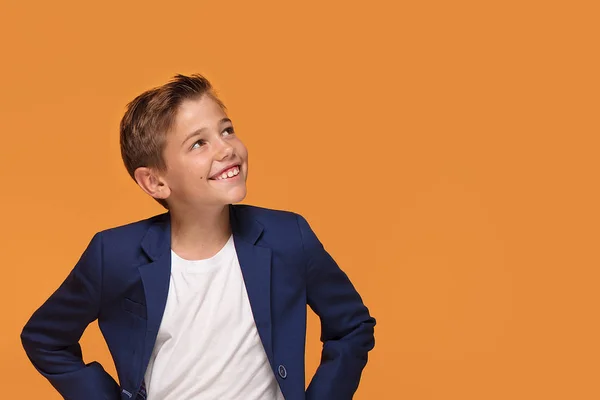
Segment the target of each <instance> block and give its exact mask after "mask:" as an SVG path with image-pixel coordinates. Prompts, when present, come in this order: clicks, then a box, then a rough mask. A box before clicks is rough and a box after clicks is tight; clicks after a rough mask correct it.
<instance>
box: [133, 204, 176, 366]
mask: <svg viewBox="0 0 600 400" xmlns="http://www.w3.org/2000/svg"><path fill="white" fill-rule="evenodd" d="M141 245H142V249H143V250H144V252H146V255H147V256H148V257H149V258H150V260H151V262H150V263H149V264H144V265H141V266H139V267H138V270H139V272H140V276H141V278H142V283H143V286H144V294H145V296H146V315H147V326H146V337H145V341H144V347H143V353H142V354H143V355H142V360H141V362H142V364H141V365H142V369H143V371H142V372H141V373H142V374H143V373H144V372H145V367H146V366H147V365H148V362H149V361H150V355H151V354H152V350H153V348H154V343H155V342H156V335H157V334H158V328H159V326H160V322H161V320H162V316H163V313H164V310H165V305H166V303H167V295H168V293H169V281H170V275H171V251H170V250H171V221H170V214H169V213H165V214H161V215H160V216H158V217H157V221H155V223H154V224H152V225H151V226H150V228H149V229H148V231H147V232H146V235H145V236H144V238H143V239H142V243H141Z"/></svg>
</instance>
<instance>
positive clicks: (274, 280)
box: [21, 75, 375, 400]
mask: <svg viewBox="0 0 600 400" xmlns="http://www.w3.org/2000/svg"><path fill="white" fill-rule="evenodd" d="M121 153H122V157H123V160H124V163H125V167H126V168H127V171H128V172H129V174H130V175H131V176H132V178H133V179H134V180H135V181H136V183H137V184H138V185H139V186H140V187H141V188H142V190H144V192H146V193H147V194H149V195H150V196H151V197H153V198H154V199H155V200H157V201H158V202H159V203H160V204H162V205H163V206H164V207H165V208H166V209H167V212H166V213H163V214H160V215H156V216H153V217H151V218H148V219H145V220H142V221H138V222H134V223H131V224H128V225H123V226H119V227H115V228H111V229H107V230H104V231H101V232H98V233H97V234H96V235H94V237H93V238H92V240H91V242H90V243H89V245H88V247H87V248H86V250H85V251H84V253H83V254H82V256H81V258H80V259H79V261H78V262H77V264H76V265H75V267H74V268H73V270H72V271H71V273H70V274H69V276H68V277H67V278H66V279H65V281H64V282H63V283H62V284H61V286H60V287H59V288H58V289H57V290H56V291H55V292H54V293H53V294H52V295H51V296H50V298H49V299H48V300H47V301H46V302H45V303H44V304H43V305H42V306H41V307H40V308H39V309H38V310H37V311H36V312H35V313H34V314H33V316H32V317H31V318H30V320H29V321H28V322H27V324H26V325H25V327H24V329H23V332H22V334H21V339H22V343H23V346H24V348H25V350H26V352H27V355H28V356H29V358H30V360H31V362H32V363H33V365H34V366H35V367H36V368H37V370H38V371H39V372H40V373H41V374H42V375H43V376H45V377H46V378H47V379H48V380H49V381H50V383H51V384H52V385H53V386H54V387H55V388H56V390H57V391H58V392H59V393H61V395H63V397H64V398H66V399H72V400H95V399H98V400H100V399H138V400H139V399H152V400H188V399H189V400H200V399H202V400H205V399H219V400H229V399H232V400H234V399H240V400H242V399H243V400H259V399H260V400H281V399H284V398H285V399H286V400H299V399H318V400H321V399H323V400H331V399H333V400H335V399H340V400H342V399H351V398H352V396H353V394H354V392H355V391H356V389H357V387H358V384H359V381H360V377H361V373H362V370H363V368H364V367H365V365H366V363H367V358H368V352H369V351H370V350H371V349H372V348H373V346H374V343H375V342H374V336H373V332H374V326H375V319H374V318H372V317H371V316H370V315H369V311H368V309H367V308H366V307H365V305H364V304H363V302H362V299H361V297H360V296H359V294H358V293H357V292H356V290H355V288H354V286H353V285H352V283H351V282H350V280H349V279H348V277H347V276H346V274H345V273H344V272H343V271H342V270H341V269H340V268H339V267H338V265H337V264H336V262H335V261H334V260H333V258H332V257H331V256H330V255H329V254H328V253H327V251H326V250H325V249H324V247H323V245H322V244H321V242H320V241H319V239H318V238H317V236H316V235H315V234H314V232H313V231H312V229H311V228H310V226H309V224H308V222H307V221H306V220H305V219H304V218H303V217H302V216H301V215H299V214H296V213H293V212H289V211H282V210H273V209H267V208H261V207H256V206H250V205H241V204H235V203H239V202H240V201H242V200H243V199H244V198H245V196H246V180H247V177H248V152H247V150H246V147H245V146H244V144H243V143H242V141H241V140H240V138H239V137H238V136H237V134H236V133H235V131H234V128H233V124H232V121H231V120H230V119H229V118H228V117H227V114H226V110H225V107H224V106H223V104H222V103H221V101H220V100H219V99H218V98H217V97H216V95H215V93H214V91H213V90H212V87H211V85H210V83H209V82H208V81H207V80H206V79H205V78H204V77H202V76H200V75H192V76H184V75H177V76H175V77H174V78H173V79H172V80H171V81H170V82H168V83H166V84H165V85H163V86H160V87H158V88H155V89H152V90H149V91H147V92H145V93H142V94H141V95H140V96H138V97H137V98H136V99H134V100H133V101H132V102H131V103H130V104H129V105H128V108H127V111H126V113H125V115H124V117H123V119H122V121H121ZM307 304H308V305H309V306H310V307H311V308H312V310H313V311H314V312H315V313H316V314H317V315H318V316H319V318H320V321H321V340H322V341H323V350H322V357H321V364H320V366H319V368H318V369H317V371H316V373H315V376H314V377H313V378H312V380H311V383H310V385H309V386H308V389H306V391H305V376H304V368H305V364H304V350H305V335H306V305H307ZM96 319H97V320H98V324H99V326H100V329H101V331H102V334H103V336H104V338H105V340H106V342H107V345H108V347H109V350H110V352H111V355H112V357H113V360H114V362H115V367H116V370H117V374H118V378H119V384H117V383H116V382H115V380H114V379H113V378H112V377H111V376H110V375H109V374H108V373H106V372H105V370H104V369H103V367H102V366H101V365H100V364H98V363H97V362H91V363H88V364H85V363H84V362H83V359H82V353H81V348H80V345H79V339H80V337H81V335H82V334H83V332H84V330H85V329H86V327H87V326H88V324H89V323H91V322H92V321H94V320H96Z"/></svg>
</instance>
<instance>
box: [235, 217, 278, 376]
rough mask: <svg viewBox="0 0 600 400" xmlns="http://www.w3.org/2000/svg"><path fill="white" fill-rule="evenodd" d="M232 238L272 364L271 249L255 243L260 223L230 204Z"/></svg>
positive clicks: (257, 322)
mask: <svg viewBox="0 0 600 400" xmlns="http://www.w3.org/2000/svg"><path fill="white" fill-rule="evenodd" d="M229 210H230V211H229V212H230V220H231V227H232V231H233V241H234V244H235V250H236V253H237V256H238V260H239V263H240V267H241V270H242V275H243V277H244V283H245V285H246V291H247V292H248V298H249V300H250V307H251V309H252V314H253V315H254V322H255V323H256V328H257V329H258V334H259V336H260V339H261V341H262V344H263V347H264V348H265V352H266V353H267V357H268V358H269V361H270V362H271V365H273V362H274V361H273V345H272V326H271V249H270V248H267V247H261V246H257V245H256V242H257V241H258V239H259V238H260V236H261V234H262V232H263V226H262V225H261V224H260V223H259V222H257V221H256V220H255V219H254V218H252V217H251V216H250V215H248V214H247V213H246V212H244V211H248V210H247V209H241V208H239V207H235V206H230V208H229Z"/></svg>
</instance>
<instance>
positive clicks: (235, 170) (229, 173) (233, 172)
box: [216, 167, 240, 181]
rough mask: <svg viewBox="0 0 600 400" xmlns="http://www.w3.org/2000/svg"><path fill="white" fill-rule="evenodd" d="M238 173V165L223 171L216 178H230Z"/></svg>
mask: <svg viewBox="0 0 600 400" xmlns="http://www.w3.org/2000/svg"><path fill="white" fill-rule="evenodd" d="M239 173H240V169H239V168H238V167H234V168H232V169H230V170H229V171H227V172H223V173H222V174H221V175H220V176H219V177H218V178H216V180H218V181H220V180H222V179H227V178H231V177H232V176H236V175H237V174H239Z"/></svg>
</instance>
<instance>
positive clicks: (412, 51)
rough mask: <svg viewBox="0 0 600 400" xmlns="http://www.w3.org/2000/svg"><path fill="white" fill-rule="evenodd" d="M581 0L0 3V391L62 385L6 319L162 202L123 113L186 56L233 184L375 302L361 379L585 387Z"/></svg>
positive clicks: (538, 389) (461, 392)
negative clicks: (218, 103) (209, 88)
mask: <svg viewBox="0 0 600 400" xmlns="http://www.w3.org/2000/svg"><path fill="white" fill-rule="evenodd" d="M596 4H598V3H597V2H593V1H589V2H582V1H562V2H558V1H550V2H548V1H537V2H532V1H509V2H507V1H496V2H485V1H470V2H469V1H463V0H459V1H454V2H450V1H412V2H408V1H404V2H396V1H387V2H386V1H370V2H349V1H314V0H310V1H306V0H305V1H302V2H294V3H292V2H281V1H274V0H271V1H239V2H230V1H227V2H225V1H213V2H207V1H188V2H176V1H175V2H157V3H156V4H151V3H149V2H146V1H144V2H141V1H138V2H136V1H131V2H117V1H110V2H96V3H95V4H91V3H86V2H80V1H62V2H42V1H38V2H36V3H31V2H17V1H2V2H1V3H0V41H1V57H2V62H1V63H0V87H1V89H0V132H1V134H2V142H1V145H0V163H1V164H0V174H1V183H2V188H3V194H2V196H1V200H0V201H1V204H2V209H3V211H4V215H3V217H2V225H3V226H2V229H1V230H0V232H1V233H0V235H2V236H1V237H0V246H1V249H0V251H1V254H2V280H1V283H0V285H1V287H0V307H1V309H0V311H1V314H2V329H1V330H0V346H1V348H0V351H1V354H2V356H1V358H0V380H1V385H0V386H1V387H2V391H3V394H2V398H26V399H37V398H43V399H58V398H59V396H58V395H57V394H56V393H55V392H54V391H53V389H52V388H51V387H50V385H49V384H48V383H47V382H46V381H45V379H44V378H42V377H41V376H40V375H38V373H37V372H36V371H35V370H34V368H33V367H32V366H31V365H30V364H29V362H28V360H27V358H26V356H25V353H24V352H23V350H22V348H21V345H20V341H19V333H20V331H21V328H22V326H23V324H24V323H25V322H26V320H27V319H28V317H29V316H30V314H31V313H32V312H33V311H34V310H35V308H37V307H38V306H39V305H40V304H41V303H42V302H43V301H44V300H45V299H46V298H47V297H48V296H49V295H50V294H51V293H52V291H53V290H54V289H55V288H56V287H57V286H58V285H59V283H60V282H62V280H63V279H64V277H65V276H66V274H67V273H68V271H69V270H70V269H71V268H72V267H73V265H74V264H75V262H76V261H77V259H78V258H79V256H80V254H81V252H82V251H83V249H84V248H85V246H86V244H87V243H88V242H89V240H90V239H91V237H92V235H93V234H94V233H95V232H96V231H99V230H101V229H105V228H108V227H112V226H116V225H121V224H124V223H127V222H130V221H134V220H138V219H142V218H146V217H148V216H150V215H153V214H156V213H159V212H162V209H161V208H160V206H159V205H158V204H156V203H155V202H154V201H152V200H151V199H150V198H148V197H147V196H146V195H145V194H143V193H142V191H141V190H140V189H139V188H138V187H137V186H136V185H135V184H134V182H133V181H132V180H131V179H130V178H129V176H128V175H127V173H126V171H125V168H124V167H123V165H122V162H121V159H120V153H119V145H118V123H119V120H120V117H121V116H122V113H123V111H124V106H125V104H126V103H127V102H128V101H129V100H131V99H132V98H133V97H134V96H136V95H137V94H139V93H140V92H141V91H143V90H146V89H148V88H150V87H153V86H156V85H159V84H162V83H164V82H165V81H166V80H167V79H168V78H169V77H171V76H172V75H174V74H175V73H186V74H187V73H193V72H200V73H203V74H205V75H206V76H207V77H208V78H209V79H210V80H211V81H212V83H213V84H214V86H215V87H216V89H217V91H218V93H219V94H220V96H221V98H222V99H223V100H224V102H225V104H226V105H227V106H228V108H229V110H230V116H231V117H232V119H233V121H234V123H235V125H236V129H237V132H238V133H239V135H240V137H241V139H242V140H243V141H244V142H245V144H246V145H247V147H248V149H249V152H250V177H249V180H248V188H249V193H248V196H247V198H246V199H245V200H244V203H247V204H255V205H260V206H264V207H272V208H278V209H288V210H293V211H296V212H299V213H301V214H302V215H304V216H305V217H306V218H307V219H308V221H309V222H310V223H311V225H312V226H313V228H314V230H315V232H316V233H317V235H318V236H319V238H320V239H321V240H322V242H323V243H324V245H325V247H326V248H327V249H328V250H329V251H330V253H331V254H332V255H333V256H334V258H335V259H336V260H337V261H338V263H339V264H340V266H341V267H342V268H343V269H344V270H345V271H346V272H347V273H348V274H349V275H350V277H351V279H352V280H353V281H354V283H355V285H356V286H357V288H358V289H359V291H360V293H361V294H362V296H363V298H364V300H365V302H366V304H367V305H368V306H369V308H370V309H371V311H372V314H373V315H374V316H375V317H376V318H377V319H378V326H377V328H376V339H377V345H376V348H375V350H374V351H373V352H372V353H371V357H370V362H369V365H368V366H367V368H366V370H365V372H364V375H363V380H362V383H361V386H360V388H359V390H358V392H357V395H356V397H355V398H356V399H410V400H424V399H444V400H446V399H448V400H449V399H460V400H468V399H473V400H475V399H476V400H480V399H600V385H599V383H600V323H599V318H598V314H599V305H600V298H599V294H598V286H599V278H600V273H599V272H598V267H599V261H600V252H599V245H598V241H599V239H600V233H599V232H600V228H599V227H600V212H599V210H598V206H599V204H600V196H599V194H600V192H599V189H598V172H600V171H599V169H600V168H599V167H600V163H599V161H598V160H599V157H598V152H599V145H600V140H599V136H598V135H599V133H600V129H599V112H598V110H599V106H600V104H599V98H600V97H599V96H600V95H599V93H600V87H599V71H600V65H599V62H598V49H599V44H600V43H599V40H598V39H599V38H600V30H599V28H598V16H599V13H598V11H599V9H598V7H597V6H595V5H596ZM308 335H309V339H308V343H307V372H308V373H309V374H311V375H312V373H313V371H314V370H315V368H316V366H317V363H318V357H319V352H320V343H319V341H318V320H317V319H316V318H315V317H311V319H310V320H309V332H308ZM83 346H84V356H85V358H86V361H90V360H92V359H97V360H99V361H100V362H101V363H102V364H103V365H104V366H105V367H106V368H107V369H108V370H109V371H110V372H111V373H114V367H113V364H112V361H111V359H110V357H109V354H108V351H107V350H106V347H105V345H104V342H103V341H102V338H101V336H100V334H99V331H98V329H97V326H95V325H94V326H91V327H90V329H88V331H87V332H86V334H85V335H84V338H83Z"/></svg>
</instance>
